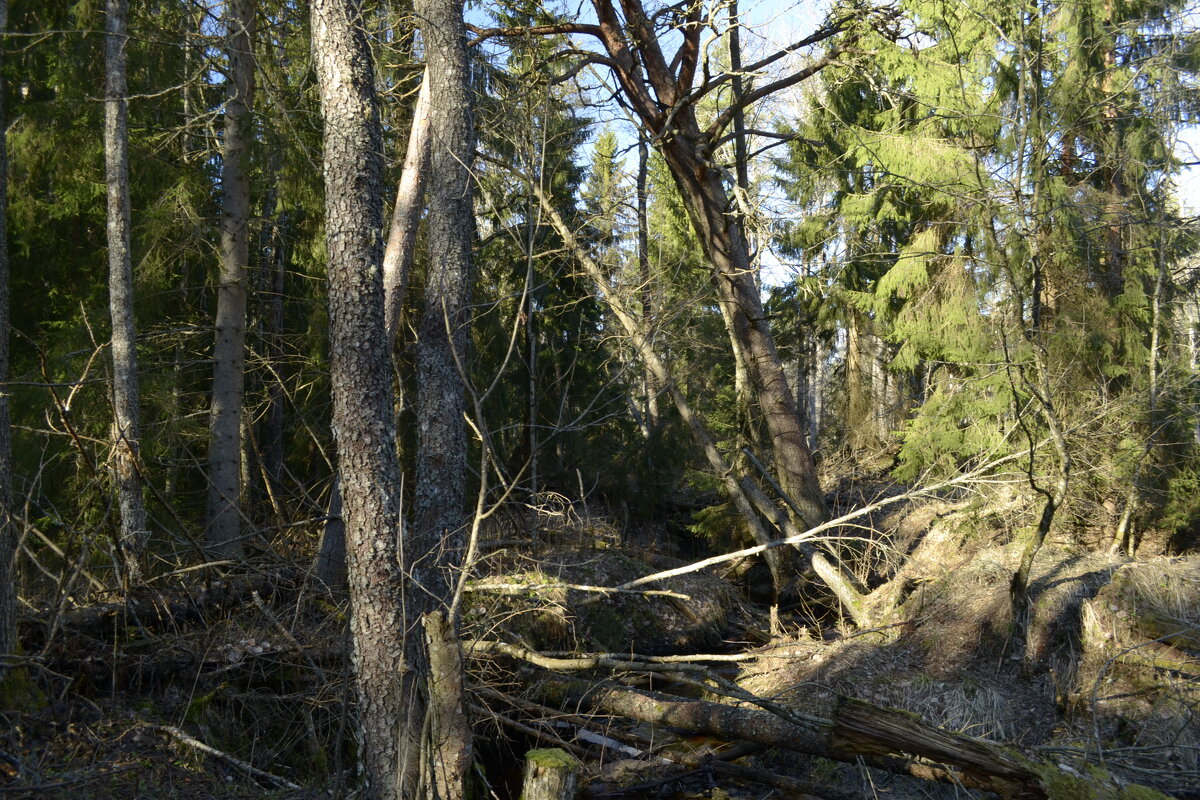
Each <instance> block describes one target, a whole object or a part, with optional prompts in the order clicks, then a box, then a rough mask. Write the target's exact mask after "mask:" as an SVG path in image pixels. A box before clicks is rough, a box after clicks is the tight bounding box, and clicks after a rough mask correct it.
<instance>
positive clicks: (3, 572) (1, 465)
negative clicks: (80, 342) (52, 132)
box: [0, 0, 17, 681]
mask: <svg viewBox="0 0 1200 800" xmlns="http://www.w3.org/2000/svg"><path fill="white" fill-rule="evenodd" d="M6 30H8V0H0V33H3V32H5V31H6ZM3 57H4V54H3V52H2V51H0V67H3ZM0 74H2V73H0ZM7 129H8V128H7V120H6V119H5V116H4V87H3V85H2V84H0V131H4V130H7ZM7 220H8V147H7V145H6V144H5V140H4V136H2V135H0V658H3V657H4V656H7V655H12V654H14V653H15V652H16V645H17V582H16V564H15V563H14V560H13V559H14V558H15V556H16V551H17V527H16V525H14V524H13V518H12V420H11V417H10V414H9V407H8V328H9V316H8V234H7ZM4 676H5V666H4V665H3V663H0V681H3V680H4Z"/></svg>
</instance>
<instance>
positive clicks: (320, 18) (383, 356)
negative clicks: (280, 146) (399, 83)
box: [312, 0, 424, 800]
mask: <svg viewBox="0 0 1200 800" xmlns="http://www.w3.org/2000/svg"><path fill="white" fill-rule="evenodd" d="M365 30H366V25H365V21H364V19H363V11H362V4H361V2H358V0H314V2H313V4H312V37H313V47H312V49H313V59H314V61H315V64H316V68H317V75H318V82H319V85H320V92H321V111H322V116H323V119H324V124H325V134H324V173H325V197H326V201H325V206H326V246H327V250H328V254H329V322H330V325H329V334H330V378H331V384H332V390H333V428H334V434H335V438H336V441H337V453H338V471H339V475H340V481H341V491H342V494H341V496H342V501H343V503H344V505H345V514H344V518H345V524H346V554H347V559H348V575H349V581H348V582H349V589H350V610H351V617H350V633H351V638H352V641H353V664H354V673H355V683H356V692H357V699H358V716H359V720H358V734H359V760H360V764H361V768H362V773H363V777H364V780H365V782H366V786H365V787H364V790H363V795H364V797H366V798H369V800H393V799H394V798H400V797H411V796H414V795H413V792H412V791H411V790H412V789H413V788H415V787H413V786H404V787H402V776H404V775H405V774H406V766H407V765H409V764H416V763H417V761H418V758H417V756H418V754H419V751H420V749H419V743H420V731H421V726H422V722H423V719H424V710H423V700H422V699H421V698H420V696H419V693H418V692H414V691H411V689H412V685H413V673H414V670H418V668H419V664H414V663H412V662H411V661H410V660H409V659H407V658H406V653H405V638H406V634H407V636H408V638H409V639H410V640H411V639H413V638H417V639H419V638H420V633H419V631H415V632H413V631H410V630H409V628H410V627H412V626H415V625H416V624H417V622H418V620H419V617H415V616H409V615H406V613H405V608H404V604H403V589H402V581H403V574H402V571H401V563H400V555H399V552H398V547H399V535H400V502H401V498H400V492H399V486H400V467H399V463H398V459H397V456H396V439H395V436H396V424H395V417H394V413H393V408H392V391H391V359H390V354H389V349H390V348H389V347H388V343H387V339H386V336H385V335H384V330H385V321H384V304H383V279H382V263H383V239H382V229H383V201H382V192H383V180H382V173H383V163H382V152H383V131H382V125H381V123H380V118H379V107H378V101H377V98H376V94H375V82H374V68H373V65H372V62H371V52H370V48H369V46H368V44H367V40H366V36H365V33H364V31H365ZM414 633H415V636H414ZM406 789H407V790H408V791H405V790H406Z"/></svg>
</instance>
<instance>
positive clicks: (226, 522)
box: [206, 0, 254, 556]
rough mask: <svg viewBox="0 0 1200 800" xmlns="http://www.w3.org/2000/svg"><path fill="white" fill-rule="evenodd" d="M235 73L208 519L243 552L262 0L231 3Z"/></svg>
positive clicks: (228, 547) (221, 546) (223, 540)
mask: <svg viewBox="0 0 1200 800" xmlns="http://www.w3.org/2000/svg"><path fill="white" fill-rule="evenodd" d="M223 16H224V22H225V47H226V50H227V54H228V59H229V74H228V76H227V80H226V83H225V86H226V91H227V95H226V100H225V139H224V145H223V149H222V153H221V269H220V275H219V279H218V288H217V319H216V341H215V343H214V346H213V385H212V411H211V417H210V421H209V444H208V470H209V476H208V477H209V490H208V526H207V530H206V538H207V542H208V546H209V548H210V549H211V551H212V552H213V553H214V554H217V555H222V556H236V555H239V554H240V553H241V552H242V542H241V518H242V506H241V495H242V451H241V441H242V438H241V437H242V395H243V390H244V383H245V371H246V294H247V286H246V284H247V282H248V280H249V278H248V275H249V262H250V247H249V244H250V230H249V221H250V180H249V175H248V173H249V166H250V142H251V139H252V136H253V133H252V130H251V120H250V111H251V108H252V107H253V101H254V53H253V50H252V48H253V37H254V3H253V2H251V0H227V2H226V3H225V6H224V10H223Z"/></svg>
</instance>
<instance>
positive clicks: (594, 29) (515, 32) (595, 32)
mask: <svg viewBox="0 0 1200 800" xmlns="http://www.w3.org/2000/svg"><path fill="white" fill-rule="evenodd" d="M467 30H468V31H470V32H471V33H473V34H475V38H474V39H471V40H470V41H469V42H467V44H468V45H470V46H474V45H477V44H480V43H481V42H486V41H487V40H488V39H511V38H516V37H518V36H559V35H562V34H567V33H583V34H587V35H588V36H595V37H596V38H597V39H602V38H603V33H602V32H601V30H600V26H599V25H587V24H584V23H582V22H561V23H558V24H555V25H516V26H513V27H511V28H480V27H478V26H476V25H467Z"/></svg>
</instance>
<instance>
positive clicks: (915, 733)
mask: <svg viewBox="0 0 1200 800" xmlns="http://www.w3.org/2000/svg"><path fill="white" fill-rule="evenodd" d="M533 692H534V693H535V694H536V695H537V696H539V698H540V700H541V702H543V703H546V704H549V705H554V706H558V707H560V708H569V707H571V706H585V707H588V708H590V709H592V710H594V711H600V712H604V713H607V714H614V715H620V716H625V717H629V718H631V719H635V720H638V721H639V722H644V723H649V724H651V725H661V726H664V727H669V728H674V729H677V730H682V731H686V732H688V733H692V734H704V735H708V736H713V737H717V738H720V739H724V740H727V741H732V740H742V741H749V742H758V743H760V744H765V745H769V746H772V747H777V748H782V749H786V750H791V751H795V752H799V753H804V754H807V755H813V756H819V757H822V758H827V759H831V760H835V761H842V762H847V763H852V764H853V763H859V762H860V761H862V762H865V763H866V764H867V765H869V766H872V767H877V768H880V769H885V770H887V771H889V772H893V773H896V774H901V775H910V776H913V777H916V778H921V779H924V780H936V781H942V782H948V783H954V784H957V785H960V786H964V787H967V788H971V789H981V790H984V791H990V792H995V793H998V794H1000V795H1001V796H1004V797H1007V798H1020V799H1021V800H1026V799H1028V800H1060V798H1071V800H1169V798H1168V797H1167V796H1166V795H1164V794H1162V793H1160V792H1158V791H1155V790H1153V789H1150V788H1147V787H1145V786H1141V785H1137V784H1128V783H1126V784H1122V783H1120V782H1118V781H1117V780H1115V779H1114V778H1113V777H1112V776H1111V775H1110V774H1108V773H1107V772H1105V771H1104V770H1102V769H1100V768H1099V767H1095V766H1092V765H1087V766H1085V767H1083V768H1081V769H1076V768H1074V767H1071V766H1069V765H1066V764H1058V763H1055V762H1049V761H1044V760H1039V759H1035V758H1031V757H1029V756H1026V755H1025V754H1023V753H1021V752H1020V751H1019V750H1017V749H1016V748H1013V747H1007V746H1005V745H1001V744H997V743H995V742H989V741H986V740H983V739H976V738H974V737H971V736H967V735H965V734H961V733H954V732H952V731H945V730H942V729H940V728H937V727H935V726H933V725H930V724H929V723H927V722H924V721H923V720H921V719H920V718H919V717H918V716H917V715H915V714H910V713H908V712H904V711H898V710H896V709H888V708H882V707H879V706H875V705H872V704H871V703H867V702H864V701H862V700H854V699H851V698H838V700H837V702H836V703H835V704H834V706H833V708H832V710H831V716H830V718H829V719H827V720H822V721H821V722H820V723H819V724H816V723H814V724H811V725H810V724H797V723H796V722H795V721H791V720H785V719H783V718H782V717H780V716H779V715H777V714H774V713H771V712H769V711H764V710H761V709H759V708H748V707H745V706H733V705H725V704H722V703H713V702H709V701H706V700H694V699H690V698H684V697H678V696H674V695H668V694H663V693H662V692H654V691H649V690H645V689H637V688H631V687H628V686H624V685H620V684H616V683H613V682H611V681H597V682H589V681H584V680H579V679H575V678H564V677H559V676H554V675H552V676H549V677H546V676H543V679H542V680H541V681H540V682H538V683H537V684H536V685H535V686H534V688H533Z"/></svg>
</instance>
